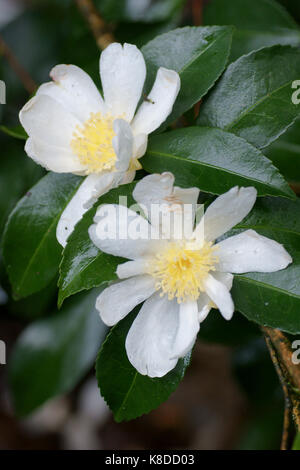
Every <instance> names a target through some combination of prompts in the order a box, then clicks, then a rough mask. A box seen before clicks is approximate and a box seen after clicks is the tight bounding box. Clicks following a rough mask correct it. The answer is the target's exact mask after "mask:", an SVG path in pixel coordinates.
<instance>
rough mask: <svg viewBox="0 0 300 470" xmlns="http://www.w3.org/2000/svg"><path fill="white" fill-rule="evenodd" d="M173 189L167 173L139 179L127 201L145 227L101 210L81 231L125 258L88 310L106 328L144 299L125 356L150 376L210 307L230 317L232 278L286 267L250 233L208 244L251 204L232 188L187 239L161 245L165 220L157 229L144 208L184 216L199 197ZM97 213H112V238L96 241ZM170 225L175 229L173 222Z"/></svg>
mask: <svg viewBox="0 0 300 470" xmlns="http://www.w3.org/2000/svg"><path fill="white" fill-rule="evenodd" d="M173 184H174V176H173V175H172V174H171V173H163V174H162V175H157V174H153V175H150V176H146V177H145V178H143V179H142V180H141V181H140V182H138V183H137V185H136V187H135V189H134V192H133V197H134V199H135V200H136V201H137V202H138V204H139V205H141V207H142V208H143V209H144V212H146V213H147V215H149V214H150V215H149V217H148V219H149V222H148V220H146V219H145V218H144V217H141V216H140V215H138V214H137V213H136V212H134V211H132V210H129V209H127V208H126V207H124V206H117V205H116V206H114V205H102V206H100V207H99V208H98V210H97V214H96V216H95V219H94V221H95V224H93V225H92V226H91V227H90V229H89V234H90V237H91V239H92V241H93V242H94V243H95V245H96V246H97V247H98V248H100V250H102V251H103V252H105V253H109V254H112V255H115V256H121V257H124V258H129V260H130V261H128V262H125V263H123V264H120V265H119V266H118V268H117V275H118V277H119V278H120V279H124V280H122V281H120V282H116V283H113V284H112V285H110V286H109V287H107V288H106V289H105V290H104V291H103V292H102V293H101V294H100V296H99V297H98V299H97V302H96V307H97V309H98V311H99V312H100V316H101V318H102V320H103V321H104V322H105V323H106V324H107V325H109V326H111V325H114V324H116V323H117V322H118V321H120V320H121V319H122V318H124V317H125V316H126V315H127V314H128V313H129V312H131V311H132V309H133V308H134V307H135V306H137V305H138V304H140V303H141V302H143V301H145V302H144V304H143V306H142V308H141V309H140V311H139V313H138V315H137V317H136V319H135V320H134V322H133V324H132V326H131V328H130V330H129V332H128V335H127V338H126V351H127V355H128V358H129V360H130V362H131V363H132V365H133V366H134V367H135V368H136V369H137V370H138V371H139V372H140V373H141V374H144V375H146V374H147V375H149V376H150V377H162V376H163V375H165V374H166V373H167V372H169V371H170V370H171V369H173V368H174V367H175V365H176V363H177V361H178V358H180V357H183V356H185V354H186V353H187V352H188V351H190V350H191V348H192V346H193V344H194V342H195V339H196V336H197V333H198V331H199V327H200V323H201V322H202V321H203V320H204V319H205V318H206V316H207V314H208V312H209V311H210V309H211V308H212V307H215V308H218V309H219V310H220V312H221V314H222V315H223V317H224V318H225V319H226V320H230V319H231V317H232V315H233V312H234V304H233V301H232V298H231V295H230V289H231V286H232V281H233V275H232V273H245V272H251V271H256V272H274V271H278V270H280V269H284V268H286V266H287V265H288V264H289V263H291V262H292V259H291V257H290V255H289V254H288V253H287V252H286V250H285V249H284V247H283V246H282V245H280V244H279V243H277V242H275V241H273V240H270V239H269V238H266V237H264V236H261V235H259V234H258V233H256V232H255V231H254V230H246V231H244V232H242V233H239V234H238V235H234V236H231V237H229V238H227V239H222V241H219V242H217V243H215V240H216V239H218V238H220V237H221V236H223V235H224V234H225V233H226V232H227V231H228V230H230V229H231V228H232V227H234V226H235V225H236V224H237V223H239V222H240V221H241V220H242V219H243V218H244V217H245V216H246V215H247V214H248V213H249V211H250V210H251V209H252V207H253V205H254V203H255V200H256V189H255V188H253V187H248V188H238V187H234V188H232V189H230V191H228V192H227V193H225V194H223V195H222V196H219V197H217V198H216V199H215V200H214V202H212V204H210V206H209V207H208V209H207V210H206V212H205V215H204V216H203V217H202V219H201V220H200V222H199V224H198V225H197V226H196V228H195V230H194V232H193V233H192V236H191V237H190V238H189V239H186V238H182V239H178V238H176V239H175V238H174V237H173V238H172V236H171V237H170V238H168V239H166V237H165V234H166V233H167V232H168V230H169V228H170V227H169V226H164V224H166V222H167V221H169V220H170V218H169V219H168V218H164V217H163V218H162V219H161V223H157V219H156V220H154V219H153V212H152V211H150V208H151V207H155V205H157V204H159V205H160V206H161V207H163V209H162V213H163V214H166V211H167V210H169V212H170V213H171V214H172V213H175V212H176V211H178V207H179V208H180V207H181V208H182V210H184V208H185V207H186V206H185V205H186V204H190V205H193V206H194V207H195V205H196V203H197V198H198V195H199V190H198V189H197V188H189V189H181V188H177V187H174V186H173ZM112 208H113V209H114V211H112ZM104 213H105V214H116V213H117V218H115V220H114V221H112V223H113V224H117V230H116V233H122V236H121V237H120V238H115V239H113V238H105V237H103V233H104V232H105V230H106V229H105V227H107V223H108V222H109V221H108V220H107V216H106V217H103V214H104ZM194 213H195V211H193V214H194ZM171 220H172V219H171ZM153 224H154V227H153ZM172 224H173V228H175V225H176V224H175V223H174V220H173V222H172ZM132 227H138V232H139V233H140V234H141V235H142V237H141V238H140V239H137V237H132V234H131V235H130V230H131V231H132ZM203 228H204V230H202V232H201V229H203ZM151 229H154V230H153V231H152V232H151ZM124 230H125V231H126V230H127V234H128V235H127V236H125V237H124ZM149 232H151V233H152V234H154V235H155V236H154V237H152V238H151V239H150V237H148V239H147V237H146V236H145V237H144V236H143V235H145V234H147V233H149ZM132 233H133V232H132ZM199 233H203V236H202V237H199V236H198V234H199ZM157 235H159V239H158V237H157Z"/></svg>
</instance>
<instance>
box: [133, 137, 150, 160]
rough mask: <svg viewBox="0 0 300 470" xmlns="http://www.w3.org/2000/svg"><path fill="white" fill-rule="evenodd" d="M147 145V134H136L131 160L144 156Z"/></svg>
mask: <svg viewBox="0 0 300 470" xmlns="http://www.w3.org/2000/svg"><path fill="white" fill-rule="evenodd" d="M147 144H148V135H147V134H138V135H135V136H134V140H133V158H141V157H142V156H143V155H145V153H146V150H147Z"/></svg>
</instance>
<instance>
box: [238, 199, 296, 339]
mask: <svg viewBox="0 0 300 470" xmlns="http://www.w3.org/2000/svg"><path fill="white" fill-rule="evenodd" d="M248 229H253V230H255V231H256V232H258V233H260V234H261V235H264V236H266V237H269V238H271V239H273V240H276V241H277V242H279V243H281V244H283V245H284V247H285V249H286V250H287V251H288V253H289V254H290V255H291V256H292V258H293V263H292V264H290V265H289V266H288V267H287V268H286V269H283V270H281V271H277V272H275V273H249V274H239V275H235V277H234V283H233V288H232V296H233V299H234V304H235V307H236V309H237V310H238V311H240V312H241V313H243V314H244V315H245V316H246V317H247V318H248V320H252V321H254V322H256V323H259V324H260V325H266V326H270V327H272V328H279V329H281V330H283V331H286V332H288V333H292V334H299V333H300V316H299V311H300V201H299V200H297V201H288V200H286V199H281V198H262V199H259V200H257V202H256V204H255V207H254V209H253V210H252V211H251V213H250V215H249V216H248V217H247V218H246V219H245V220H244V221H243V222H242V223H240V224H238V225H237V226H236V227H235V229H234V230H232V233H231V234H236V233H239V232H241V231H243V230H248Z"/></svg>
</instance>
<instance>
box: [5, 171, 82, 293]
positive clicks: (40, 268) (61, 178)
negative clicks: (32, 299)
mask: <svg viewBox="0 0 300 470" xmlns="http://www.w3.org/2000/svg"><path fill="white" fill-rule="evenodd" d="M82 180H83V179H82V178H81V177H79V176H74V175H69V174H56V173H49V174H47V175H46V176H45V177H44V178H42V179H41V180H40V181H39V182H38V183H37V184H36V185H35V186H34V187H33V188H31V190H30V191H28V192H27V194H26V195H25V196H24V197H23V198H22V199H21V200H20V201H19V203H18V204H17V206H16V207H15V209H14V210H13V211H12V213H11V214H10V216H9V219H8V221H7V224H6V227H5V232H4V235H3V259H4V263H5V266H6V269H7V272H8V276H9V280H10V282H11V284H12V289H13V296H14V298H15V299H20V298H22V297H26V296H28V295H30V294H33V293H35V292H37V291H39V290H41V289H43V288H44V287H46V286H47V285H48V284H49V282H50V281H51V280H52V279H53V278H54V277H55V276H56V274H57V272H58V265H59V261H60V257H61V247H60V245H59V243H58V242H57V240H56V225H57V222H58V221H59V218H60V216H61V214H62V212H63V210H64V209H65V207H66V205H67V204H68V202H69V201H70V199H71V198H72V197H73V195H74V194H75V192H76V191H77V189H78V187H79V186H80V184H81V182H82Z"/></svg>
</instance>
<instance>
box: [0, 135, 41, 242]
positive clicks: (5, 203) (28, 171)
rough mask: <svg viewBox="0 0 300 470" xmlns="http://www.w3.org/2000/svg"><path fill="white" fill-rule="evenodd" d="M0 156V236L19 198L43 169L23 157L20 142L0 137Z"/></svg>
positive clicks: (39, 176) (37, 178)
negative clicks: (0, 155)
mask: <svg viewBox="0 0 300 470" xmlns="http://www.w3.org/2000/svg"><path fill="white" fill-rule="evenodd" d="M1 154H2V157H3V158H1V159H0V235H2V231H3V229H4V225H5V222H6V220H7V217H8V216H9V213H10V212H11V211H12V209H13V208H14V206H15V204H16V203H17V202H18V200H19V199H20V197H21V196H23V194H24V193H25V192H26V191H27V190H28V188H30V187H31V186H32V185H33V184H35V183H36V182H37V181H38V180H39V179H40V178H41V177H42V176H43V169H42V168H41V167H40V166H39V165H36V164H35V163H34V162H33V161H32V160H31V158H27V157H25V156H24V151H23V149H22V146H21V145H20V142H17V141H13V140H11V139H7V138H3V137H1Z"/></svg>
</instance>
